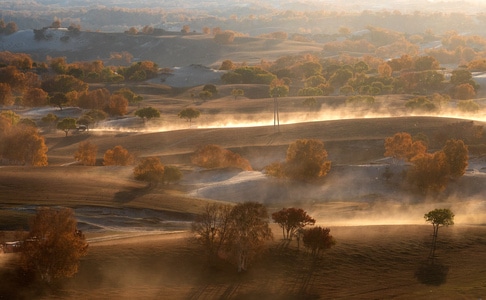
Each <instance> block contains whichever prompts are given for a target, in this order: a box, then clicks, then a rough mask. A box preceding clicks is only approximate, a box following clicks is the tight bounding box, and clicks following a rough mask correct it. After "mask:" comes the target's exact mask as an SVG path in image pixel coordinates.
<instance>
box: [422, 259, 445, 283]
mask: <svg viewBox="0 0 486 300" xmlns="http://www.w3.org/2000/svg"><path fill="white" fill-rule="evenodd" d="M448 273H449V267H448V266H446V265H444V264H441V263H439V262H431V261H430V260H429V261H424V262H422V263H421V264H420V266H419V267H418V269H417V270H416V271H415V277H416V278H417V280H418V281H419V282H420V283H423V284H426V285H435V286H440V285H442V284H444V283H445V282H446V281H447V274H448Z"/></svg>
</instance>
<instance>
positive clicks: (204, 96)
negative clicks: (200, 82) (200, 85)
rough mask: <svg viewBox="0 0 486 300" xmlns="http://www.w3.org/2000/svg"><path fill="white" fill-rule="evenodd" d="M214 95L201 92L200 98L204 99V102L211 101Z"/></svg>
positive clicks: (208, 92)
mask: <svg viewBox="0 0 486 300" xmlns="http://www.w3.org/2000/svg"><path fill="white" fill-rule="evenodd" d="M212 96H213V94H212V93H211V92H210V91H200V92H199V98H201V99H203V100H204V101H206V100H208V99H210V98H211V97H212Z"/></svg>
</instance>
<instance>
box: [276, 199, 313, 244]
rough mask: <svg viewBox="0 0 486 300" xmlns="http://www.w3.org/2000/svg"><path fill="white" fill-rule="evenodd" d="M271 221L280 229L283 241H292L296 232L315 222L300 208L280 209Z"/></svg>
mask: <svg viewBox="0 0 486 300" xmlns="http://www.w3.org/2000/svg"><path fill="white" fill-rule="evenodd" d="M272 219H273V221H274V222H275V223H277V224H278V225H279V226H280V227H281V228H282V234H283V238H284V239H288V240H292V236H293V235H294V234H295V233H296V232H297V230H299V229H302V228H304V227H305V226H307V225H314V224H315V222H316V220H314V219H313V218H311V217H310V216H309V215H308V214H307V212H305V211H304V210H303V209H302V208H293V207H291V208H282V209H281V210H279V211H277V212H274V213H273V214H272Z"/></svg>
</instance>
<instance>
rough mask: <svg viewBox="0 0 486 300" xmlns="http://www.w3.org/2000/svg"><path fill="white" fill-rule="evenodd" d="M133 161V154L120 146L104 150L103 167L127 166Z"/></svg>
mask: <svg viewBox="0 0 486 300" xmlns="http://www.w3.org/2000/svg"><path fill="white" fill-rule="evenodd" d="M133 160H134V158H133V154H131V153H130V152H128V150H127V149H125V148H123V147H122V146H120V145H118V146H115V147H113V149H108V150H106V152H105V155H103V165H105V166H128V165H131V164H132V163H133Z"/></svg>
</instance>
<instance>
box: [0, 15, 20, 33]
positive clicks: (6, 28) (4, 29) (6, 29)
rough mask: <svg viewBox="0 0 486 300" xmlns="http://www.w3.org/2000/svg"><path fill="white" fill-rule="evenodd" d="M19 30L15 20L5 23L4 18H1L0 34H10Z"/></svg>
mask: <svg viewBox="0 0 486 300" xmlns="http://www.w3.org/2000/svg"><path fill="white" fill-rule="evenodd" d="M18 30H19V29H18V26H17V24H16V23H15V22H13V21H12V22H8V23H5V21H4V20H3V19H0V35H2V34H5V35H9V34H12V33H15V32H17V31H18Z"/></svg>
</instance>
